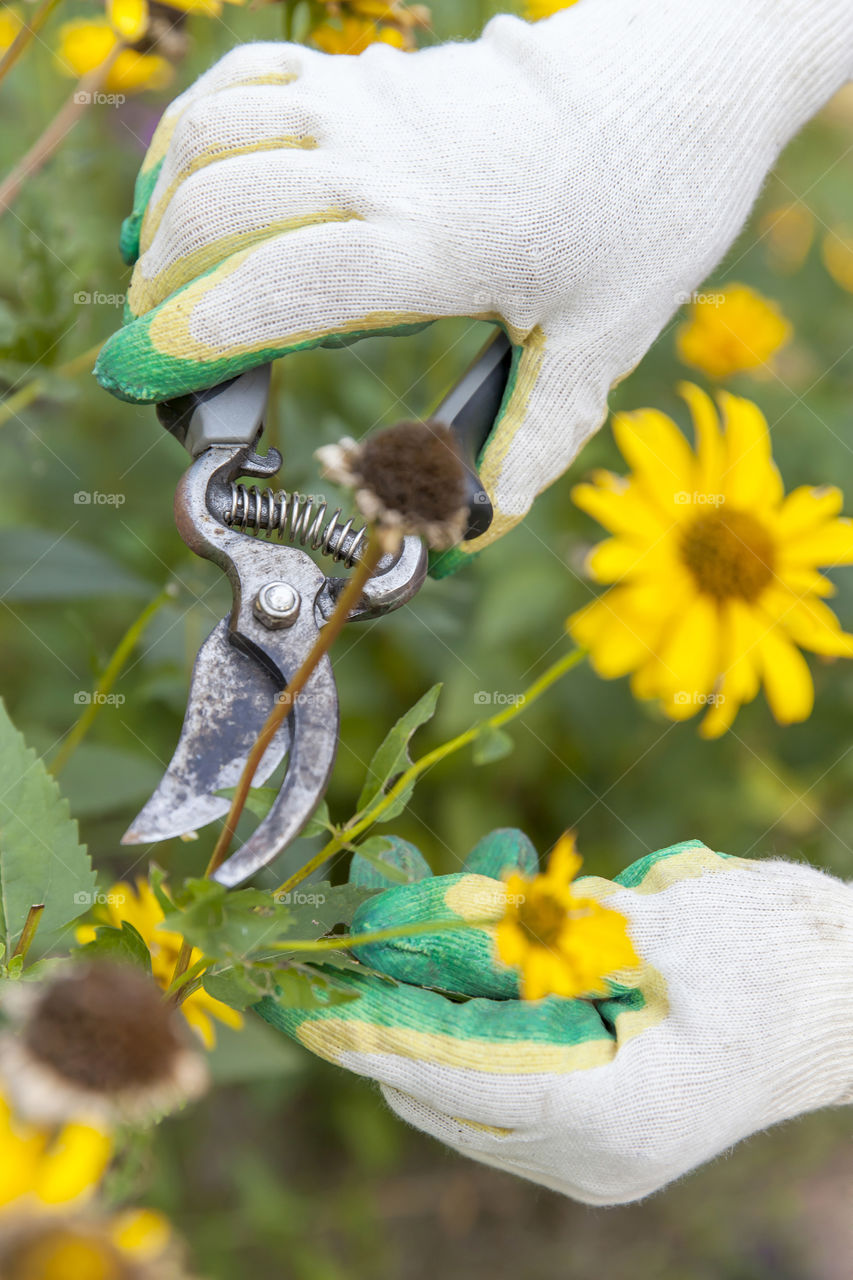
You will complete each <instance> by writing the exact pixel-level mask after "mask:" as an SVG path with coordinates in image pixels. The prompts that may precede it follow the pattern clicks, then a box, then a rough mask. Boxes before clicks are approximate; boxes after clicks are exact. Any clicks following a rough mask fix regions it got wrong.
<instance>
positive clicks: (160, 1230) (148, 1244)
mask: <svg viewBox="0 0 853 1280" xmlns="http://www.w3.org/2000/svg"><path fill="white" fill-rule="evenodd" d="M110 1237H111V1239H112V1241H113V1244H115V1245H116V1246H117V1248H119V1249H121V1250H122V1251H123V1252H124V1253H130V1254H132V1255H133V1256H134V1257H137V1258H156V1257H158V1256H159V1255H160V1254H162V1253H164V1252H165V1250H166V1247H167V1246H168V1244H169V1242H170V1240H171V1238H172V1228H171V1227H170V1225H169V1220H168V1219H167V1218H164V1217H163V1215H162V1213H156V1212H155V1211H154V1210H153V1209H127V1210H125V1212H124V1213H119V1214H117V1215H116V1216H115V1218H113V1220H112V1224H111V1227H110Z"/></svg>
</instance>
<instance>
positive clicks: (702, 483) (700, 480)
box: [678, 382, 725, 494]
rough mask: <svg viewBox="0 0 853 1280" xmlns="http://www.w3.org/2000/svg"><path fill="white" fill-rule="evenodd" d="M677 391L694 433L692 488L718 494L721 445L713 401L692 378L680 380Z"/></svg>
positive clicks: (722, 456) (703, 492) (722, 450)
mask: <svg viewBox="0 0 853 1280" xmlns="http://www.w3.org/2000/svg"><path fill="white" fill-rule="evenodd" d="M678 391H679V394H680V395H681V396H682V397H683V398H684V399H685V400H686V401H687V405H688V407H689V409H690V414H691V417H692V418H693V430H694V433H695V435H696V490H697V492H699V493H702V494H720V493H721V491H722V490H721V486H722V474H723V462H724V456H725V445H724V441H723V436H722V433H721V432H720V425H719V418H718V416H717V410H716V408H715V407H714V402H713V400H712V399H711V397H710V396H709V395H707V393H706V392H704V391H702V390H701V388H700V387H697V386H696V385H695V384H694V383H692V382H682V383H679V386H678Z"/></svg>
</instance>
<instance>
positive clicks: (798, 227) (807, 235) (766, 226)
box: [758, 204, 815, 275]
mask: <svg viewBox="0 0 853 1280" xmlns="http://www.w3.org/2000/svg"><path fill="white" fill-rule="evenodd" d="M814 221H815V220H814V214H813V213H812V211H811V210H810V209H807V208H806V206H805V205H804V204H784V205H780V206H778V207H777V208H774V209H768V211H767V213H765V214H764V216H763V217H762V219H761V221H760V222H759V224H758V226H759V230H760V231H761V234H762V236H763V237H764V239H765V243H766V245H767V256H768V257H769V259H770V265H771V266H772V267H774V268H775V269H776V270H777V271H780V272H782V273H783V274H785V275H793V274H794V272H795V271H799V269H800V267H801V266H802V265H803V263H804V262H805V260H806V258H807V257H808V253H809V249H810V248H811V247H812V241H813V240H814Z"/></svg>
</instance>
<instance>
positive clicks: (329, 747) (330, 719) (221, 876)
mask: <svg viewBox="0 0 853 1280" xmlns="http://www.w3.org/2000/svg"><path fill="white" fill-rule="evenodd" d="M288 665H289V664H288ZM295 669H296V668H295V667H294V668H293V671H289V672H287V673H286V674H287V676H288V678H289V677H290V676H292V675H293V672H294V671H295ZM288 719H289V722H290V726H291V747H290V755H289V756H288V760H287V773H286V774H285V777H284V782H283V784H282V787H281V790H280V791H279V793H278V795H277V796H276V799H275V801H274V803H273V806H272V808H271V809H270V811H269V813H268V814H267V816H266V817H265V818H264V820H263V821H262V822H260V823H259V824H258V826H257V827H256V828H255V830H254V831H253V832H252V834H251V836H250V837H249V839H248V840H247V841H246V843H245V844H244V845H243V846H242V848H240V849H238V850H237V852H236V853H234V854H232V856H231V857H230V858H229V859H228V861H227V862H224V863H223V864H222V866H221V867H220V868H219V870H218V871H217V872H216V873H215V874H214V877H213V878H214V880H218V881H219V883H220V884H224V885H226V886H227V887H228V888H229V889H233V888H235V887H236V886H237V885H239V884H242V883H243V881H244V880H248V879H249V877H250V876H252V875H254V874H255V872H257V871H260V870H261V868H262V867H265V866H267V865H268V863H270V862H272V861H273V859H274V858H276V857H278V855H279V854H280V853H281V852H282V850H284V849H286V848H287V846H288V845H289V844H290V842H291V840H295V839H296V837H297V836H298V835H299V833H300V831H301V830H302V828H303V827H304V826H305V823H306V822H307V821H308V819H309V818H310V817H311V814H312V813H313V812H314V810H315V809H316V807H317V803H318V801H319V800H320V798H321V796H322V795H323V792H324V791H325V789H326V786H327V784H328V781H329V775H330V774H331V772H332V766H333V765H334V763H335V755H336V753H337V749H338V694H337V689H336V687H335V677H334V675H333V674H332V664H331V662H330V661H329V658H328V656H326V657H324V658H322V659H321V660H320V662H319V663H318V665H317V667H316V668H315V669H314V671H313V672H312V674H311V678H310V679H309V680H308V682H307V684H306V685H305V688H304V689H303V690H302V692H301V693H300V694H297V696H296V699H295V700H294V703H293V709H292V711H291V712H290V716H289V718H288ZM285 723H287V721H285Z"/></svg>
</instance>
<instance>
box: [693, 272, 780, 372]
mask: <svg viewBox="0 0 853 1280" xmlns="http://www.w3.org/2000/svg"><path fill="white" fill-rule="evenodd" d="M790 337H791V326H790V324H789V323H788V321H787V320H786V319H785V317H784V316H783V315H782V312H781V311H780V310H779V308H778V307H777V306H776V304H775V303H773V302H770V301H769V300H768V299H767V298H763V297H762V296H761V294H760V293H756V291H755V290H754V289H750V287H749V285H745V284H733V285H730V286H729V288H728V289H726V290H725V291H724V292H721V293H708V294H702V295H700V296H699V297H698V298H697V300H696V301H695V302H694V303H693V304H692V305H691V307H690V313H689V316H688V319H687V320H686V321H685V323H684V324H683V325H681V327H680V328H679V329H678V331H677V332H676V336H675V345H676V348H677V350H678V354H679V356H680V357H681V359H682V360H683V361H684V363H685V364H689V365H692V367H693V368H694V369H701V370H702V372H703V373H706V374H707V375H708V377H709V378H727V377H729V376H730V375H731V374H733V373H741V372H742V371H743V370H744V369H757V368H759V367H760V366H761V365H766V364H767V362H768V360H769V359H770V357H771V356H772V355H774V354H775V353H776V352H777V351H778V350H779V348H780V347H782V346H784V344H785V343H786V342H787V341H788V339H789V338H790Z"/></svg>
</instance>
